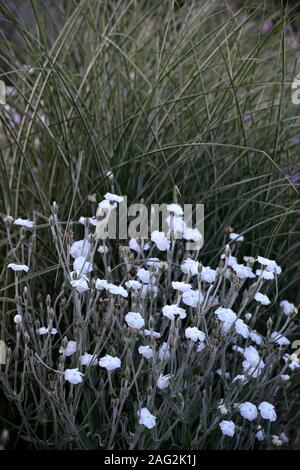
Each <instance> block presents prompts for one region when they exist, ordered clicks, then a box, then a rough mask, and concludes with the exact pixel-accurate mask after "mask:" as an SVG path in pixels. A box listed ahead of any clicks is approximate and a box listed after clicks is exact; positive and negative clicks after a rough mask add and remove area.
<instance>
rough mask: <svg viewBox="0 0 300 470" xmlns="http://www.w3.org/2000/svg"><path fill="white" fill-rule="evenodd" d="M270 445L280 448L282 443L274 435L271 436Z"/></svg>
mask: <svg viewBox="0 0 300 470" xmlns="http://www.w3.org/2000/svg"><path fill="white" fill-rule="evenodd" d="M272 443H273V444H274V446H276V447H280V446H282V444H283V441H282V440H281V439H280V438H279V437H278V436H276V435H275V434H274V435H273V436H272Z"/></svg>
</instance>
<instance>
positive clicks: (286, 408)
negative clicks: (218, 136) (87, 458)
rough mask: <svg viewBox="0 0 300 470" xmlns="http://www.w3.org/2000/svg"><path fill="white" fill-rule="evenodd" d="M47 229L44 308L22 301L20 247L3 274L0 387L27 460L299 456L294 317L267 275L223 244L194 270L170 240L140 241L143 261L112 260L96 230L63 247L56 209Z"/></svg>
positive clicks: (137, 253)
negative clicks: (10, 290) (59, 453)
mask: <svg viewBox="0 0 300 470" xmlns="http://www.w3.org/2000/svg"><path fill="white" fill-rule="evenodd" d="M96 221H97V217H96ZM49 226H50V230H51V233H52V239H53V250H54V251H55V250H56V252H57V270H56V283H57V287H58V286H60V287H58V288H57V294H56V296H54V297H53V298H51V297H50V296H49V295H48V296H47V297H46V298H43V296H42V294H41V293H37V292H36V290H35V289H34V287H33V288H32V287H31V285H32V279H34V265H33V263H32V260H31V258H30V250H29V249H28V245H27V246H26V243H23V246H22V247H16V250H14V254H15V257H16V259H17V260H19V259H22V261H24V255H25V254H27V255H28V258H27V259H28V261H27V264H25V266H26V268H27V269H23V268H22V270H20V269H19V268H18V266H20V263H16V264H15V265H16V266H17V268H15V269H14V268H13V267H12V266H15V265H14V264H11V263H9V264H7V269H8V270H9V269H10V270H12V271H14V274H13V276H14V277H15V279H14V286H15V287H14V288H15V300H12V301H11V302H12V303H13V308H12V309H11V314H10V315H9V317H8V319H7V322H6V334H7V337H8V338H10V343H9V344H10V346H8V347H7V362H6V365H5V372H4V374H2V375H1V384H2V389H3V393H4V396H5V399H6V400H9V401H10V402H11V403H12V405H13V406H14V408H15V410H16V412H17V413H18V414H19V416H20V419H21V417H22V423H21V424H20V435H21V436H22V437H24V438H25V439H27V440H28V441H30V442H31V445H32V447H33V448H60V449H67V448H70V447H71V448H76V449H99V448H100V449H101V448H102V449H104V448H105V449H107V448H109V449H146V448H149V449H163V448H174V449H176V448H177V449H178V448H189V449H203V448H206V449H207V448H222V449H253V448H267V449H270V448H274V446H276V447H277V446H278V445H280V442H282V445H283V446H289V447H292V448H294V447H295V448H297V447H298V442H299V441H298V439H299V432H297V433H296V434H293V432H294V428H293V425H292V422H291V419H293V420H294V419H296V417H297V419H299V412H298V411H297V412H296V414H295V416H293V418H292V412H294V413H295V411H294V407H295V404H296V403H297V396H298V394H297V391H296V385H295V383H296V381H297V374H298V372H299V371H300V358H299V357H298V356H297V355H295V354H293V350H292V349H291V339H292V338H293V335H294V333H295V331H296V329H297V314H298V311H297V308H296V307H295V306H294V305H293V304H292V303H291V302H287V301H286V300H285V299H282V300H281V301H280V302H279V301H278V299H276V285H277V284H278V283H279V282H280V274H281V272H282V269H281V267H280V266H278V264H277V263H276V262H275V261H273V260H269V259H267V258H263V257H261V256H258V257H256V258H252V257H251V256H244V257H243V256H242V253H243V250H244V248H243V246H242V245H241V243H240V241H238V240H235V241H234V242H233V244H232V245H231V248H230V247H229V245H227V246H226V248H225V251H224V252H223V253H221V254H220V257H219V261H218V262H217V263H216V265H215V266H214V267H207V266H204V265H203V264H202V260H201V252H200V253H199V252H194V251H190V252H188V251H187V250H186V249H185V240H176V239H175V238H174V237H172V236H171V238H170V240H169V247H168V249H167V250H165V246H161V244H160V243H158V244H157V243H156V242H155V240H154V241H153V237H152V241H151V236H150V234H149V242H147V243H148V247H147V248H148V249H147V250H146V251H143V250H135V249H134V248H130V246H134V245H133V244H130V242H129V240H128V242H127V243H124V244H122V245H120V244H119V247H118V248H119V249H118V252H117V254H116V250H115V249H116V246H115V245H116V244H118V242H116V241H111V240H105V241H103V240H99V239H98V237H97V222H96V224H86V225H84V226H82V225H81V227H82V228H81V234H82V235H83V238H80V239H79V240H74V238H73V233H74V232H73V231H71V230H70V229H68V231H67V232H66V231H65V230H63V229H62V227H63V225H62V224H61V222H60V221H59V219H58V207H57V205H56V204H55V203H54V205H53V209H52V215H51V217H50V220H49ZM154 238H155V237H154ZM24 239H25V237H24V238H23V240H24ZM137 243H139V240H137ZM99 247H101V248H103V247H105V248H106V249H105V250H103V249H101V250H99ZM18 250H21V257H20V258H19V257H18V256H19V254H18ZM22 256H23V257H22ZM23 264H24V263H23ZM23 264H21V266H23ZM237 266H239V269H236V267H237ZM76 268H77V269H76ZM24 271H25V272H24ZM255 272H256V274H255ZM265 272H270V273H272V274H273V275H274V278H273V279H271V280H270V279H268V277H267V278H266V277H265V276H264V273H265ZM245 274H246V275H245ZM266 299H267V300H266ZM33 405H34V406H33ZM274 442H275V444H274Z"/></svg>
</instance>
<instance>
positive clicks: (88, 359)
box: [80, 352, 98, 366]
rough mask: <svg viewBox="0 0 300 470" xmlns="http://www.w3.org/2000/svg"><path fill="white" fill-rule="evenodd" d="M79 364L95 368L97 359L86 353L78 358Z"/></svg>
mask: <svg viewBox="0 0 300 470" xmlns="http://www.w3.org/2000/svg"><path fill="white" fill-rule="evenodd" d="M80 363H81V364H82V365H83V366H96V365H97V363H98V359H97V357H96V356H95V355H93V354H89V353H87V352H86V353H84V354H83V356H80Z"/></svg>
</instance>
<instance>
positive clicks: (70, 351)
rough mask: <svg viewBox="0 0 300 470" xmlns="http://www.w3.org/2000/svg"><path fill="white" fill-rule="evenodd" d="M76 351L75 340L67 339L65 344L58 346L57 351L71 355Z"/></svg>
mask: <svg viewBox="0 0 300 470" xmlns="http://www.w3.org/2000/svg"><path fill="white" fill-rule="evenodd" d="M76 351H77V342H76V341H73V340H71V341H68V344H67V346H66V347H65V348H64V347H63V346H61V347H60V348H59V352H60V353H61V354H63V355H64V356H72V355H73V354H74V353H75V352H76Z"/></svg>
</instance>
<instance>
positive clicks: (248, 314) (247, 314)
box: [245, 312, 252, 321]
mask: <svg viewBox="0 0 300 470" xmlns="http://www.w3.org/2000/svg"><path fill="white" fill-rule="evenodd" d="M251 318H252V313H250V312H247V313H245V319H246V320H247V321H249V320H251Z"/></svg>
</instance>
